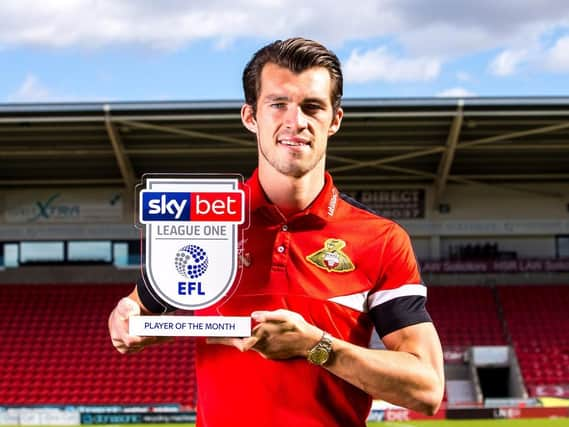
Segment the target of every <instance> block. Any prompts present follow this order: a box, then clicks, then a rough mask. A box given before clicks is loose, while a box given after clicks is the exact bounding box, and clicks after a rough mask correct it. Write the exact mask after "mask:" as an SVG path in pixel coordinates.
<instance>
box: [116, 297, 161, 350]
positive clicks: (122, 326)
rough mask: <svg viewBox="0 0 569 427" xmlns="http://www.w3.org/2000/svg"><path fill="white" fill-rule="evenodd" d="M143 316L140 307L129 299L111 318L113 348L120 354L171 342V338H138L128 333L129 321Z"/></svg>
mask: <svg viewBox="0 0 569 427" xmlns="http://www.w3.org/2000/svg"><path fill="white" fill-rule="evenodd" d="M140 314H141V309H140V305H138V303H137V302H136V301H135V300H133V299H131V298H129V297H125V298H122V299H121V300H120V301H119V302H118V304H117V306H116V307H115V309H114V310H113V311H112V312H111V315H110V316H109V334H110V336H111V340H112V342H113V346H114V347H115V348H116V349H117V350H118V351H119V352H120V353H136V352H139V351H141V350H143V349H144V347H146V346H148V345H150V344H156V343H158V342H164V341H169V340H171V338H170V337H137V336H134V335H130V334H129V333H128V319H129V318H130V317H131V316H139V315H140Z"/></svg>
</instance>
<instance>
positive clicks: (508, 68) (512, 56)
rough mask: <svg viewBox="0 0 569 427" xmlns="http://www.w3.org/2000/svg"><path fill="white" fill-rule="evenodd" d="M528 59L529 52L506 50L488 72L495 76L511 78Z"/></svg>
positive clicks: (493, 62)
mask: <svg viewBox="0 0 569 427" xmlns="http://www.w3.org/2000/svg"><path fill="white" fill-rule="evenodd" d="M528 58H529V53H528V51H527V50H504V51H503V52H501V53H500V54H498V55H497V56H496V57H495V58H494V59H493V60H492V62H490V65H489V66H488V70H489V71H490V73H491V74H494V75H495V76H500V77H505V76H511V75H513V74H515V73H516V71H517V69H518V67H519V65H520V64H522V63H523V62H525V61H527V60H528Z"/></svg>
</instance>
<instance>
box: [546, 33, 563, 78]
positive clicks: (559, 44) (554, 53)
mask: <svg viewBox="0 0 569 427" xmlns="http://www.w3.org/2000/svg"><path fill="white" fill-rule="evenodd" d="M544 63H545V67H546V68H547V69H549V70H551V71H553V72H557V73H567V72H569V35H568V36H565V37H561V38H559V39H558V40H557V41H556V43H555V45H553V47H551V48H550V49H549V50H548V51H547V52H546V53H545V60H544Z"/></svg>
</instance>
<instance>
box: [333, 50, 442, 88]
mask: <svg viewBox="0 0 569 427" xmlns="http://www.w3.org/2000/svg"><path fill="white" fill-rule="evenodd" d="M440 69H441V63H440V61H438V60H437V59H433V58H397V57H395V56H393V55H392V54H390V53H389V52H388V51H387V49H386V48H385V47H379V48H377V49H373V50H369V51H367V52H364V53H360V52H359V51H357V50H354V51H352V53H351V54H350V57H349V58H348V60H347V61H345V63H344V74H345V76H346V81H348V82H354V83H364V82H369V81H374V80H382V81H386V82H412V81H428V80H433V79H435V78H436V77H437V76H438V75H439V73H440Z"/></svg>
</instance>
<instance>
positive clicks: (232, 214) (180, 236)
mask: <svg viewBox="0 0 569 427" xmlns="http://www.w3.org/2000/svg"><path fill="white" fill-rule="evenodd" d="M242 183H243V178H242V177H241V176H240V175H213V174H207V175H167V176H166V175H144V176H143V181H142V184H141V185H139V186H138V187H142V188H141V189H140V191H139V192H138V194H139V198H138V222H139V224H140V227H141V228H142V229H143V230H144V233H143V235H144V238H145V243H144V248H145V256H144V257H143V258H142V269H143V271H144V272H145V274H143V278H144V280H145V281H146V282H147V283H146V284H147V286H148V287H149V288H150V289H151V291H152V292H153V293H154V294H155V295H156V296H157V297H158V298H159V299H160V300H162V301H164V302H165V303H167V304H169V305H170V306H173V307H176V308H178V309H182V310H187V311H194V310H200V309H205V308H208V307H211V306H212V305H214V304H216V303H217V302H219V301H220V300H221V299H223V298H224V297H226V296H227V295H228V294H229V293H230V292H231V291H232V289H234V287H235V286H236V285H237V284H238V281H239V280H238V277H237V275H238V266H239V260H238V255H239V254H238V249H239V240H240V232H241V231H240V230H241V227H240V226H241V225H243V224H244V223H245V222H246V219H247V218H246V215H247V214H248V209H247V206H246V199H245V194H244V192H243V190H242V189H241V185H242ZM129 328H130V334H131V335H137V336H208V337H246V336H250V335H251V319H250V317H240V316H233V317H231V316H193V315H187V316H186V315H173V316H170V315H163V316H132V317H131V318H130V320H129Z"/></svg>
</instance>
